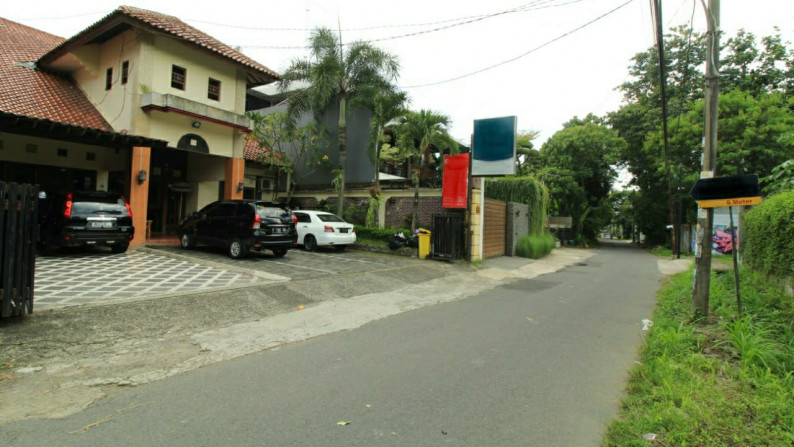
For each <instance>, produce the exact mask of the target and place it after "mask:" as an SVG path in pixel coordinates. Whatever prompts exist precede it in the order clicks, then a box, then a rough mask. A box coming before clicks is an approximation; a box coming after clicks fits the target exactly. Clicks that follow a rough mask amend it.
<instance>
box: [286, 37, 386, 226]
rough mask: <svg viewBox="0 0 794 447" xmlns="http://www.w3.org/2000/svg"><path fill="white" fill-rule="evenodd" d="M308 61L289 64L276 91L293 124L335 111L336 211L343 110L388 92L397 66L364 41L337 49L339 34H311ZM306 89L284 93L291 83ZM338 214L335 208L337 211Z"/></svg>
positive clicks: (340, 189)
mask: <svg viewBox="0 0 794 447" xmlns="http://www.w3.org/2000/svg"><path fill="white" fill-rule="evenodd" d="M309 48H310V53H311V54H310V55H309V57H307V58H305V59H296V60H293V61H292V63H291V64H290V66H289V67H288V68H287V70H286V71H284V73H282V74H281V82H280V84H279V85H280V89H281V91H282V92H289V93H288V94H287V97H288V98H289V108H288V110H287V113H288V115H289V117H290V119H291V120H293V121H294V120H295V119H296V118H297V117H299V116H301V115H302V114H303V113H306V112H314V113H315V114H316V115H320V114H323V113H325V112H326V111H327V109H328V108H335V109H337V110H338V111H339V122H338V128H339V129H338V130H339V139H338V141H337V152H338V155H339V157H338V163H339V164H338V165H337V169H338V170H339V171H340V174H339V175H338V177H337V178H338V179H339V183H338V185H335V187H336V189H337V191H338V202H337V203H338V205H339V206H340V207H341V206H342V205H343V203H344V192H345V164H346V161H347V104H348V100H350V101H351V102H352V103H353V104H362V103H364V102H365V100H364V99H363V98H366V97H368V96H370V95H371V94H372V92H373V91H391V90H393V86H392V85H391V84H390V83H391V81H392V80H393V79H395V78H396V77H397V73H398V71H399V63H398V62H397V58H396V57H394V56H393V55H391V54H389V53H387V52H385V51H382V50H380V49H379V48H376V47H374V46H372V45H371V44H369V43H367V42H364V41H355V42H352V43H349V44H346V45H343V44H342V37H341V33H339V34H337V33H335V32H333V31H332V30H330V29H328V28H316V29H314V31H312V34H311V37H310V39H309ZM299 81H301V82H306V83H308V87H306V88H302V89H298V90H294V91H290V90H289V89H290V87H291V86H292V85H293V84H294V83H295V82H299ZM340 214H341V208H340Z"/></svg>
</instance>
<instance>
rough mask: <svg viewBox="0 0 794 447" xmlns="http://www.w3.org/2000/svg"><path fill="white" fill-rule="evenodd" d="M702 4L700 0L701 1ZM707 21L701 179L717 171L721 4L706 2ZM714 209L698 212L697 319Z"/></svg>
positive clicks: (701, 312)
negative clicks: (704, 121)
mask: <svg viewBox="0 0 794 447" xmlns="http://www.w3.org/2000/svg"><path fill="white" fill-rule="evenodd" d="M701 3H703V0H701ZM706 19H707V20H708V32H707V36H708V48H707V50H706V53H707V54H706V98H705V102H706V110H705V114H704V115H705V120H706V123H705V128H704V129H705V141H704V144H703V162H702V165H703V167H702V168H701V171H700V178H713V177H714V176H715V173H716V170H717V110H718V108H719V60H720V42H719V40H720V1H719V0H709V4H708V6H707V7H706ZM713 223H714V209H713V208H706V209H703V208H700V209H698V226H697V236H696V237H697V240H696V241H695V242H696V245H697V253H695V283H694V287H693V290H692V310H693V311H694V312H695V314H696V316H701V317H706V316H708V314H709V288H710V282H711V232H712V226H713Z"/></svg>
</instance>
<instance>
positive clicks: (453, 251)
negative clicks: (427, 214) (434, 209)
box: [431, 214, 464, 259]
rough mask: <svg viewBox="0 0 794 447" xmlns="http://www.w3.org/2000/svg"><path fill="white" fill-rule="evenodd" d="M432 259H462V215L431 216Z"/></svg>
mask: <svg viewBox="0 0 794 447" xmlns="http://www.w3.org/2000/svg"><path fill="white" fill-rule="evenodd" d="M431 240H432V241H433V252H432V257H433V259H461V258H463V242H464V233H463V214H434V215H433V235H432V238H431Z"/></svg>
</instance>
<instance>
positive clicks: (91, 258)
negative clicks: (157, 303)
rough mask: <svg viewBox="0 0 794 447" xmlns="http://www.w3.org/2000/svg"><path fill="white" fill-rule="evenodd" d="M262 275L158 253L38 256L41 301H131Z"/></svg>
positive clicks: (233, 283) (37, 287) (57, 303)
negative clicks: (229, 269)
mask: <svg viewBox="0 0 794 447" xmlns="http://www.w3.org/2000/svg"><path fill="white" fill-rule="evenodd" d="M262 281H263V279H262V278H259V277H256V276H254V275H247V274H244V273H238V272H232V271H228V270H223V269H220V268H217V267H210V266H206V265H202V264H197V263H195V262H190V261H186V260H181V259H174V258H171V257H167V256H162V255H159V254H155V253H149V252H144V251H136V250H131V251H129V252H127V253H122V254H116V255H111V254H104V253H101V254H92V253H89V254H85V255H82V254H79V255H70V256H57V257H42V258H38V259H37V261H36V283H35V289H34V300H35V303H36V306H37V307H45V308H58V307H66V306H70V305H77V304H85V303H110V302H114V301H130V300H134V299H141V298H147V297H152V296H161V295H173V294H180V293H189V292H201V291H203V290H207V289H222V288H231V287H240V286H245V285H253V284H255V283H260V282H262Z"/></svg>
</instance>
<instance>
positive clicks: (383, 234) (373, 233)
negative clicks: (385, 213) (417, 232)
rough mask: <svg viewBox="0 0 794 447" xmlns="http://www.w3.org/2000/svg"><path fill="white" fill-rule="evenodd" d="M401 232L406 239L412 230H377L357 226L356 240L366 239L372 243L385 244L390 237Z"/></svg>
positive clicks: (375, 228)
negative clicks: (379, 242)
mask: <svg viewBox="0 0 794 447" xmlns="http://www.w3.org/2000/svg"><path fill="white" fill-rule="evenodd" d="M399 232H402V233H403V234H405V235H406V237H407V236H409V235H410V234H411V230H409V229H407V228H403V229H394V228H377V227H370V226H356V238H358V239H364V240H372V241H381V242H384V243H385V242H388V241H389V237H391V235H393V234H395V233H399Z"/></svg>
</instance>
